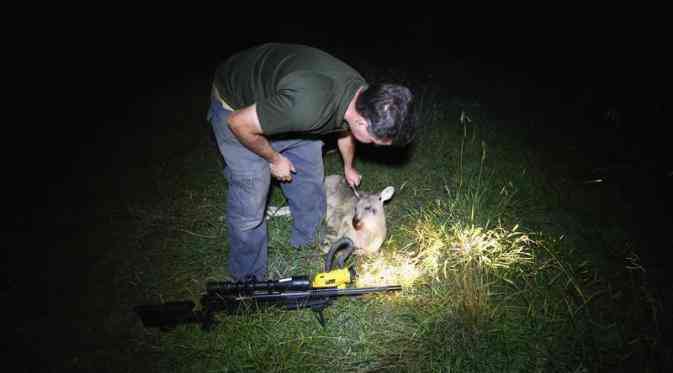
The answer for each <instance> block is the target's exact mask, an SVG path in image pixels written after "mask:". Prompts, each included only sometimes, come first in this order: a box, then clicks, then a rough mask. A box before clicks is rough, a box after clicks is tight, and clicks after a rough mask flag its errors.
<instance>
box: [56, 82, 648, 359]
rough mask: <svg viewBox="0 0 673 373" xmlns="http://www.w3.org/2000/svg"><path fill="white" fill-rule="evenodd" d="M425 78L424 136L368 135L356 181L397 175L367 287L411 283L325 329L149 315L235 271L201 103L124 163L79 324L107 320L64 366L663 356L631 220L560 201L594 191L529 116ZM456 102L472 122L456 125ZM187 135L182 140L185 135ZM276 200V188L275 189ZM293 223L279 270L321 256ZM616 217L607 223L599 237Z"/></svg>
mask: <svg viewBox="0 0 673 373" xmlns="http://www.w3.org/2000/svg"><path fill="white" fill-rule="evenodd" d="M423 92H424V93H423V94H422V95H421V97H420V100H419V102H420V107H419V113H418V115H419V120H421V121H422V122H423V123H424V128H423V131H422V133H421V134H420V136H419V138H418V139H417V141H416V143H415V144H414V146H412V147H411V148H410V149H405V150H403V151H401V150H399V149H377V151H368V150H366V149H363V151H362V152H361V153H360V154H361V157H359V158H358V163H357V167H358V169H359V170H360V172H361V173H362V174H363V175H364V179H363V185H362V189H363V190H372V191H373V190H381V189H383V188H384V187H385V186H387V185H394V186H395V187H396V194H395V196H394V198H393V199H392V200H391V201H390V202H389V203H388V204H387V206H386V212H387V217H388V226H389V237H388V239H387V241H386V242H385V244H384V246H383V250H382V254H381V256H380V257H377V258H371V259H361V260H358V261H357V264H358V266H359V269H360V272H361V278H360V280H359V282H358V284H359V285H361V286H364V285H373V284H382V283H400V284H402V285H403V291H402V292H401V293H399V294H395V295H380V296H369V297H363V298H359V299H343V300H339V301H337V302H336V304H334V306H333V307H330V308H329V309H328V310H327V311H326V313H325V316H326V318H327V319H328V324H327V326H326V327H325V328H321V327H320V325H319V324H318V322H317V321H316V319H315V316H314V315H313V314H312V313H311V311H309V310H302V311H279V310H273V309H272V310H264V311H261V312H257V313H251V314H248V315H237V316H230V317H227V316H224V315H221V316H220V317H219V319H220V321H221V323H220V324H219V326H218V328H217V329H216V330H214V331H213V332H211V333H204V332H202V331H201V330H200V329H199V328H198V327H196V326H181V327H179V328H178V329H177V330H175V331H173V332H170V333H160V332H159V331H157V330H146V329H143V328H142V325H141V324H140V322H139V320H137V319H136V318H135V316H134V315H133V314H132V313H131V312H130V310H131V309H132V307H133V306H134V305H137V304H143V303H154V302H159V301H171V300H180V299H191V300H194V301H198V297H199V294H200V292H202V291H203V290H204V289H205V283H206V281H208V280H222V279H224V278H226V276H227V272H226V258H227V246H226V245H227V243H226V242H227V241H226V237H227V232H226V227H225V224H224V220H223V219H224V213H225V195H226V183H225V180H224V178H223V177H222V174H221V169H220V168H221V165H220V163H219V160H218V156H217V153H216V152H215V149H214V147H213V146H212V144H211V143H210V140H209V137H208V131H207V130H208V129H207V127H205V126H203V127H199V125H200V122H199V121H198V119H196V118H197V116H194V117H187V118H182V119H178V120H181V121H184V122H185V123H189V124H191V126H192V127H191V132H190V131H187V130H185V128H189V126H188V125H184V123H183V126H179V127H176V128H179V129H177V130H175V132H174V133H168V132H167V134H166V135H165V137H164V139H165V140H166V144H163V145H162V142H161V141H160V139H159V140H157V143H156V144H155V145H154V146H153V148H152V154H153V157H154V159H156V160H161V161H154V162H152V163H149V164H145V165H140V166H138V167H137V168H135V169H133V168H131V169H129V170H128V171H127V172H128V174H127V177H126V178H125V182H124V184H125V185H124V186H123V187H122V191H124V190H125V191H127V193H122V194H121V197H120V198H121V200H120V203H118V204H116V205H115V206H114V208H113V210H114V211H116V215H114V214H113V215H112V216H109V217H108V219H109V221H108V222H106V223H105V224H103V225H102V227H101V231H100V232H92V233H91V240H92V241H94V240H96V242H99V244H98V245H94V246H90V247H97V248H99V249H100V251H101V252H100V253H99V255H100V259H99V260H98V261H97V262H96V263H95V265H93V268H92V270H91V272H90V276H89V279H88V282H87V283H88V285H87V291H86V295H84V297H85V299H86V302H87V303H88V304H91V305H93V306H92V307H91V308H92V309H94V314H93V315H90V316H89V319H90V320H89V321H86V320H83V321H81V323H82V325H88V324H87V323H92V324H96V323H97V322H99V321H100V320H102V322H103V326H102V327H101V326H100V325H99V326H98V327H97V328H96V329H94V330H95V331H96V333H93V334H95V335H86V337H85V338H89V339H91V340H95V341H96V342H95V343H96V345H97V346H98V348H95V349H93V350H91V351H89V350H86V351H85V350H80V351H69V352H68V354H67V355H66V357H65V358H64V360H62V361H60V362H59V364H62V365H63V366H65V367H67V368H69V369H73V370H74V369H78V368H79V369H83V370H96V371H158V372H159V371H160V372H168V371H170V372H210V371H217V372H228V371H264V372H280V371H446V372H449V371H463V372H464V371H479V372H490V371H497V372H502V371H517V372H518V371H574V372H584V371H612V370H621V369H624V367H635V368H637V370H639V371H652V370H655V366H654V364H655V361H654V357H653V356H655V353H656V348H657V345H658V343H659V342H658V333H659V331H658V326H657V317H658V316H657V315H656V309H657V301H656V300H655V299H654V298H653V297H652V295H651V293H650V292H649V290H648V288H647V287H646V286H645V285H646V278H645V271H644V269H643V268H642V267H641V265H640V263H639V261H638V259H637V256H636V255H635V254H634V252H633V250H632V248H631V247H630V246H629V242H632V241H629V240H628V237H627V233H626V232H625V231H623V230H620V228H619V226H615V225H614V224H612V223H613V222H610V224H609V225H602V223H601V222H599V221H591V220H587V219H590V218H591V216H588V217H587V216H583V217H581V216H580V217H578V216H574V215H572V214H569V213H568V212H567V211H568V210H567V209H564V206H569V205H571V204H573V203H575V204H577V205H582V202H580V200H581V201H585V200H583V199H582V198H586V200H590V199H591V196H589V195H587V194H586V192H584V191H582V190H581V189H578V190H574V189H570V188H573V186H572V185H563V186H562V187H560V186H559V185H560V183H561V181H559V179H557V178H556V177H557V174H558V173H563V167H564V166H563V165H561V163H563V162H559V164H548V163H544V162H542V159H543V157H542V155H540V154H538V153H536V150H535V149H532V148H530V147H528V146H527V142H526V137H527V135H526V134H524V133H522V132H520V131H521V130H517V129H516V128H510V127H508V126H506V124H505V123H501V122H498V120H497V119H495V118H494V117H493V115H492V113H489V112H488V110H487V109H486V108H483V107H481V106H478V105H474V104H470V105H466V104H464V101H461V100H458V99H455V98H453V99H452V98H450V97H448V96H445V95H442V94H441V90H439V89H432V88H431V87H430V88H428V89H425V90H424V91H423ZM464 110H467V111H469V112H468V114H469V116H470V118H471V120H472V121H471V122H470V123H460V122H459V118H460V113H461V112H462V111H464ZM195 129H196V130H195ZM185 136H187V137H189V138H190V139H192V140H193V141H184V137H185ZM183 143H185V144H189V145H188V146H186V150H184V151H178V150H176V149H175V148H176V144H183ZM177 147H179V146H177ZM174 152H175V153H174ZM167 154H168V155H171V154H173V156H166V155H167ZM175 154H177V155H175ZM325 166H326V171H327V173H328V174H330V173H338V172H340V171H341V164H340V160H339V157H338V155H337V154H334V153H331V154H328V155H326V157H325ZM130 191H133V193H131V192H130ZM272 199H273V201H274V202H275V203H282V202H283V199H282V197H281V196H280V193H279V191H278V189H275V190H274V192H273V195H272ZM587 221H591V222H592V224H591V225H589V224H587ZM111 226H115V227H116V226H118V227H119V228H118V229H117V230H114V231H112V230H110V227H111ZM290 227H291V222H290V220H289V219H286V218H277V219H274V220H272V221H270V223H269V233H270V244H269V246H270V249H269V275H270V276H271V277H281V276H289V275H301V274H313V273H316V272H318V271H320V270H321V266H322V262H321V258H320V257H319V256H317V255H315V254H317V253H318V251H317V249H316V250H314V251H303V252H297V251H295V250H292V249H291V248H290V246H289V244H288V240H289V233H290ZM607 229H609V230H610V234H607V233H603V234H604V236H605V237H611V238H609V239H608V238H606V239H605V240H601V239H599V238H595V237H594V234H596V233H597V232H606V231H604V230H607ZM587 237H589V238H587ZM622 238H623V239H622ZM103 269H107V270H103ZM92 320H93V321H92ZM80 328H83V326H80ZM82 334H86V333H84V332H83V333H82Z"/></svg>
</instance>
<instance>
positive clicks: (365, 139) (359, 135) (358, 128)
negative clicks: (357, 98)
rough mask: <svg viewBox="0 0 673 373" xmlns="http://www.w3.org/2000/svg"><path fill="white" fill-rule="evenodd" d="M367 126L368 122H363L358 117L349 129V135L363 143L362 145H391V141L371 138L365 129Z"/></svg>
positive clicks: (363, 120) (362, 119)
mask: <svg viewBox="0 0 673 373" xmlns="http://www.w3.org/2000/svg"><path fill="white" fill-rule="evenodd" d="M368 126H369V122H367V120H365V119H364V118H362V117H360V118H358V119H357V120H356V121H355V123H353V125H352V126H350V128H351V134H353V137H354V138H355V139H356V140H357V141H359V142H361V143H363V144H371V143H374V144H376V145H390V144H392V142H393V141H392V140H389V139H388V140H381V139H378V138H376V137H374V136H372V135H371V134H370V133H369V131H368V130H367V127H368Z"/></svg>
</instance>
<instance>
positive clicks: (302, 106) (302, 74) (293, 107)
mask: <svg viewBox="0 0 673 373" xmlns="http://www.w3.org/2000/svg"><path fill="white" fill-rule="evenodd" d="M333 86H334V82H333V81H332V80H331V79H330V78H328V77H327V76H324V75H321V74H316V73H313V72H309V71H298V72H294V73H292V74H289V75H287V76H286V77H284V78H283V79H281V81H280V82H279V83H278V86H277V87H276V92H275V94H274V95H271V96H269V97H265V98H264V99H262V100H260V101H259V102H257V116H258V117H259V122H260V126H261V127H262V131H263V132H264V134H266V135H277V134H282V133H288V132H306V133H317V132H319V130H320V129H321V128H322V126H324V125H325V124H326V123H327V122H328V120H329V119H330V117H331V116H332V114H333V113H334V111H335V110H336V103H335V99H334V97H333V96H334V89H333Z"/></svg>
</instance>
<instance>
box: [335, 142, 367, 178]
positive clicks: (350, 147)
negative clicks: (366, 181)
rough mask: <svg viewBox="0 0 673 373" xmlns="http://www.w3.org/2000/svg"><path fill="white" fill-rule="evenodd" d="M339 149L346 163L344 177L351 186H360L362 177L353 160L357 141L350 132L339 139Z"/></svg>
mask: <svg viewBox="0 0 673 373" xmlns="http://www.w3.org/2000/svg"><path fill="white" fill-rule="evenodd" d="M337 148H339V153H341V158H342V159H343V161H344V177H345V178H346V181H347V182H348V185H350V186H357V185H360V180H361V179H362V176H361V175H360V174H359V173H358V172H357V170H356V169H355V168H354V167H353V160H354V159H355V140H354V139H353V135H351V133H350V132H347V134H346V135H344V136H341V137H339V138H338V139H337Z"/></svg>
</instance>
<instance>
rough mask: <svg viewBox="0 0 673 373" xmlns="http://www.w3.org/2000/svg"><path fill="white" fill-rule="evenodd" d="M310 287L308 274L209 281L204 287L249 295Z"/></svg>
mask: <svg viewBox="0 0 673 373" xmlns="http://www.w3.org/2000/svg"><path fill="white" fill-rule="evenodd" d="M310 288H311V281H310V280H309V278H308V276H292V277H287V278H282V279H279V280H267V281H237V282H232V281H209V282H208V283H207V284H206V289H207V291H208V293H210V294H213V293H214V294H220V295H238V294H241V295H250V294H253V293H256V292H268V293H274V292H275V293H281V292H285V291H305V290H309V289H310Z"/></svg>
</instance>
